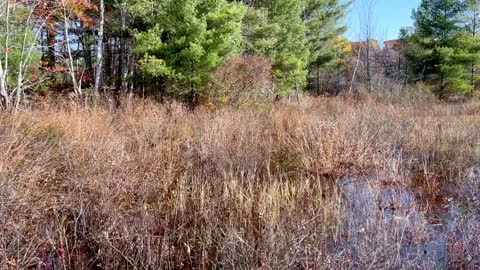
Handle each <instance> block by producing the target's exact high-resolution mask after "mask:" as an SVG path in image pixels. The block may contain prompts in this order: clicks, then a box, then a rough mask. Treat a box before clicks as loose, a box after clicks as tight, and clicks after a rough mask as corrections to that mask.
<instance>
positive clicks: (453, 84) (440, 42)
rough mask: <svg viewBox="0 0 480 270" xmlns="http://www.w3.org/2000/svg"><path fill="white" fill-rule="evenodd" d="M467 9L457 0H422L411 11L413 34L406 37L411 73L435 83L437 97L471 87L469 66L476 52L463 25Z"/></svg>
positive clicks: (474, 59)
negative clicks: (418, 5) (417, 6)
mask: <svg viewBox="0 0 480 270" xmlns="http://www.w3.org/2000/svg"><path fill="white" fill-rule="evenodd" d="M466 10H467V5H466V2H464V1H460V0H423V1H422V3H421V4H420V7H419V8H418V9H417V10H416V11H414V13H413V18H414V19H415V27H414V30H413V33H412V34H410V35H406V37H405V40H406V41H407V43H408V44H409V46H408V49H407V50H406V56H407V59H408V60H409V63H410V66H411V68H412V71H413V73H414V74H420V77H421V78H422V79H423V80H425V81H427V82H430V83H431V84H432V85H434V86H435V89H434V90H435V92H436V93H437V94H438V96H439V97H440V98H445V97H447V96H449V95H454V94H461V93H465V92H468V91H469V90H472V82H471V80H472V78H471V76H469V69H471V66H472V64H473V65H474V64H475V63H477V62H478V56H479V55H478V50H477V49H476V48H475V45H474V44H475V42H473V39H472V38H471V35H468V34H467V31H466V30H465V27H464V25H465V20H464V14H465V12H466Z"/></svg>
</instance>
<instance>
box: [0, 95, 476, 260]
mask: <svg viewBox="0 0 480 270" xmlns="http://www.w3.org/2000/svg"><path fill="white" fill-rule="evenodd" d="M399 95H405V94H402V93H400V94H399ZM382 100H385V99H384V98H382ZM479 116H480V104H479V103H478V102H469V103H457V104H443V103H442V104H440V103H437V102H436V101H433V100H430V99H426V98H422V99H419V100H416V102H407V103H396V102H388V103H385V102H380V101H379V100H378V98H372V97H362V98H361V99H351V98H343V97H337V98H319V99H310V98H302V99H301V100H300V102H298V103H291V104H277V105H271V106H264V107H257V108H245V109H231V108H224V109H221V110H218V111H215V112H213V111H209V110H207V109H202V108H197V109H196V110H195V111H190V110H189V109H187V108H184V107H183V106H182V105H180V104H175V103H172V104H166V105H161V106H160V105H159V104H155V103H153V102H148V101H133V102H132V103H130V104H129V105H126V106H125V107H124V108H122V109H117V110H112V109H106V108H103V107H101V106H99V107H96V108H95V107H82V106H75V105H71V106H64V107H61V108H59V107H53V106H52V107H50V106H47V105H44V106H43V107H42V108H36V109H30V110H26V111H21V112H18V113H1V114H0V217H1V218H0V268H7V269H25V268H36V267H40V268H41V269H60V268H54V267H61V268H65V269H174V268H175V269H178V268H185V269H188V268H197V269H198V268H200V269H211V268H236V269H252V268H262V269H292V268H299V269H322V268H325V269H338V268H352V267H354V268H359V269H360V268H367V267H368V268H400V267H407V268H408V267H416V266H419V265H422V266H432V265H433V264H435V263H436V262H434V261H429V260H420V259H419V260H416V259H412V260H410V261H409V260H403V259H400V253H401V252H402V251H401V245H402V243H403V242H402V241H405V239H404V235H405V228H409V229H411V230H412V231H411V232H410V233H411V238H412V239H413V240H412V241H415V239H417V238H415V237H416V235H418V239H417V240H418V241H421V240H419V238H420V237H421V236H422V233H423V232H422V228H423V227H422V226H420V225H419V224H424V223H422V222H424V221H422V222H420V223H418V221H416V222H417V223H415V224H413V223H412V224H410V223H409V224H404V223H402V221H399V220H400V219H398V220H392V221H391V222H385V221H383V220H382V218H381V217H379V216H378V215H377V216H375V215H371V216H370V219H369V221H368V222H367V225H365V229H362V231H360V232H358V233H357V234H356V236H354V235H350V234H351V233H352V230H350V229H349V226H348V224H353V223H354V222H355V221H354V220H351V219H354V218H355V217H352V216H351V215H347V214H346V213H347V212H348V211H347V210H348V205H345V204H344V201H345V199H344V195H345V194H342V191H341V190H340V189H339V188H338V187H339V185H341V182H342V181H344V180H343V179H347V178H348V179H355V177H358V176H362V177H368V176H371V175H383V177H384V179H383V180H384V181H383V182H384V183H390V184H391V183H400V184H406V185H408V184H409V183H410V180H409V179H411V178H412V177H413V176H417V175H421V176H422V180H423V181H425V183H426V186H428V187H432V189H434V187H435V185H438V183H439V182H440V181H448V180H451V179H461V178H462V177H463V176H462V175H463V174H464V172H466V170H467V169H469V168H472V167H473V166H475V165H476V164H478V163H477V162H479V158H478V157H479V155H480V141H479V137H480V136H479V134H480V117H479ZM352 177H353V178H352ZM379 188H380V187H379ZM372 211H373V210H372ZM408 222H409V221H408ZM413 225H415V226H413ZM352 226H353V225H352ZM473 229H474V230H477V231H476V232H480V229H479V228H473ZM415 233H417V234H415ZM474 235H475V234H474ZM475 241H477V242H475ZM478 243H479V242H478V239H473V238H472V239H469V240H468V241H464V242H463V244H464V246H462V247H461V248H463V249H464V250H460V251H458V247H456V249H455V250H456V251H455V252H453V251H452V250H450V251H449V252H448V261H449V262H451V263H453V262H458V261H459V262H463V261H464V260H463V257H462V256H466V255H465V254H466V253H465V252H467V251H468V252H470V255H471V256H479V254H478V251H475V249H474V248H473V249H472V245H473V247H475V245H476V244H478ZM477 247H478V246H477ZM472 250H473V251H472ZM472 252H477V253H476V254H474V253H472ZM419 253H422V254H423V250H422V251H419ZM420 257H421V254H420V255H419V257H418V258H420ZM461 265H462V264H461V263H457V264H456V266H458V267H460V266H461Z"/></svg>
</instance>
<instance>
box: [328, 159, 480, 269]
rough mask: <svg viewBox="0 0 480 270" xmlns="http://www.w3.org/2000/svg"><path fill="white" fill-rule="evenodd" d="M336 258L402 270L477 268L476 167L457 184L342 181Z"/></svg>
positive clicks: (384, 178) (393, 178) (391, 178)
mask: <svg viewBox="0 0 480 270" xmlns="http://www.w3.org/2000/svg"><path fill="white" fill-rule="evenodd" d="M339 185H340V189H341V192H342V200H343V201H342V209H341V212H342V217H341V224H342V225H341V229H340V231H339V232H338V239H340V241H339V242H340V243H341V244H340V245H339V248H338V251H337V256H338V257H339V260H340V259H342V258H343V259H344V258H345V257H346V256H348V257H349V258H355V260H358V261H360V262H361V261H362V260H363V259H365V260H367V259H370V260H371V258H372V257H373V258H374V260H373V261H372V268H374V264H375V260H377V262H381V261H382V260H387V258H388V259H389V260H391V259H392V257H393V258H394V259H395V260H394V261H395V262H396V263H395V264H396V265H400V266H401V267H402V268H408V269H412V268H417V269H432V268H433V269H444V268H457V269H459V268H461V269H479V268H480V260H479V256H480V246H479V245H480V192H479V191H480V167H477V168H472V169H469V170H468V171H467V172H466V173H465V174H464V175H463V176H462V177H461V179H455V180H451V181H441V182H436V181H431V180H428V179H426V178H425V177H402V176H398V175H391V174H390V175H389V174H381V173H379V174H376V175H373V176H368V177H367V176H356V177H350V178H347V179H343V180H342V181H340V184H339Z"/></svg>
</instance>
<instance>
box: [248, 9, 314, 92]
mask: <svg viewBox="0 0 480 270" xmlns="http://www.w3.org/2000/svg"><path fill="white" fill-rule="evenodd" d="M243 2H244V3H245V4H247V5H249V6H250V8H252V9H254V10H252V9H251V10H250V11H249V12H247V17H246V20H245V21H244V31H243V34H244V44H245V48H246V49H247V52H255V53H259V54H260V55H262V56H266V57H268V58H270V59H271V61H272V63H273V75H274V78H275V84H276V89H277V94H279V95H284V96H285V95H290V94H291V93H293V92H294V91H298V90H299V89H301V88H303V86H304V85H305V83H306V78H307V63H308V59H309V50H308V45H307V41H306V39H305V36H306V27H305V25H304V24H303V21H302V13H303V9H304V1H303V0H258V1H243ZM250 19H254V20H256V19H258V20H257V22H256V23H252V21H251V20H250Z"/></svg>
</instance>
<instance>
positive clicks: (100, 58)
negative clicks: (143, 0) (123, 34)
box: [93, 0, 105, 97]
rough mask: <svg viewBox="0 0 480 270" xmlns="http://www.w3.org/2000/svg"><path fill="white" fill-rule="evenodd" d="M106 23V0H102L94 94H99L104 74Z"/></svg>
mask: <svg viewBox="0 0 480 270" xmlns="http://www.w3.org/2000/svg"><path fill="white" fill-rule="evenodd" d="M104 24H105V4H104V0H100V26H99V29H98V37H97V69H96V74H95V87H94V88H93V95H94V96H95V97H96V96H97V95H98V92H99V89H100V83H101V76H102V62H103V27H104Z"/></svg>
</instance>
